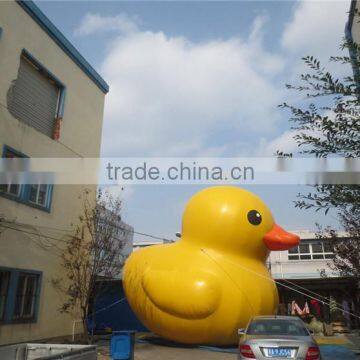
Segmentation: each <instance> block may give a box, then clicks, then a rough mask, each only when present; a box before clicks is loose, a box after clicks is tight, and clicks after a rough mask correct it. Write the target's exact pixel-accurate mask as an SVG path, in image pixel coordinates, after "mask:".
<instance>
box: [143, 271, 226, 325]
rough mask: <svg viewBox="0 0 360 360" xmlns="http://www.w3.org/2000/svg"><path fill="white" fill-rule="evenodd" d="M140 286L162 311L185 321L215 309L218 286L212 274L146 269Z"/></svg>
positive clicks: (217, 300) (218, 292) (219, 286)
mask: <svg viewBox="0 0 360 360" xmlns="http://www.w3.org/2000/svg"><path fill="white" fill-rule="evenodd" d="M141 283H142V287H143V289H144V291H145V293H146V294H147V296H148V297H149V299H150V300H151V301H152V302H153V303H154V304H155V305H156V306H157V307H158V308H160V309H161V310H162V311H164V312H166V313H168V314H171V315H174V316H178V317H181V318H184V319H203V318H206V317H208V316H209V315H211V314H212V313H213V312H214V311H215V310H216V309H217V307H218V304H219V301H220V296H221V284H220V282H219V280H218V279H217V278H216V277H215V276H214V275H212V274H209V273H206V272H204V273H201V272H192V271H181V272H180V271H165V270H155V269H154V270H151V269H147V270H146V271H145V272H144V274H143V277H142V282H141Z"/></svg>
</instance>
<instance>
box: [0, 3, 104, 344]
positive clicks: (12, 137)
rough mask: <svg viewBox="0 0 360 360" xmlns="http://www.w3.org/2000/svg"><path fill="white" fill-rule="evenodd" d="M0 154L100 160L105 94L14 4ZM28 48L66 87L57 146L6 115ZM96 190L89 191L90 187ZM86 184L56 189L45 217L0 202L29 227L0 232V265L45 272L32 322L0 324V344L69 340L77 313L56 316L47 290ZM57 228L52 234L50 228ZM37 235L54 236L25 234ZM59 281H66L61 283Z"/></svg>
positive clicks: (2, 23) (0, 78) (6, 213)
mask: <svg viewBox="0 0 360 360" xmlns="http://www.w3.org/2000/svg"><path fill="white" fill-rule="evenodd" d="M0 27H1V28H2V34H1V37H0V54H1V56H0V151H2V148H3V145H5V144H6V145H8V146H11V147H12V148H14V149H16V150H18V151H20V152H22V153H24V154H26V155H27V156H30V157H65V158H66V157H98V156H99V153H100V141H101V129H102V117H103V107H104V93H103V92H102V91H101V90H100V89H99V88H98V87H97V86H96V85H95V83H94V82H93V81H92V80H91V79H90V78H89V77H88V76H87V75H86V74H85V73H84V72H83V71H82V70H81V69H80V68H79V67H78V66H77V65H76V64H75V63H74V62H73V61H72V60H71V59H70V58H69V57H68V56H67V55H66V54H65V53H64V52H63V51H62V50H61V49H60V47H59V46H58V45H57V44H55V42H54V41H53V40H52V39H51V38H50V36H49V35H48V34H47V33H46V32H44V31H43V30H42V29H41V28H40V26H39V25H38V24H37V23H36V22H35V21H34V20H33V19H32V18H31V17H30V16H29V15H28V14H27V13H26V12H25V11H24V10H23V9H22V7H20V6H19V5H18V4H17V3H16V2H14V1H7V2H4V1H3V2H0ZM23 49H26V50H27V51H28V52H29V53H30V54H31V55H32V56H34V58H36V59H37V60H38V61H39V62H41V63H42V64H43V65H44V66H45V67H46V68H47V69H48V70H49V71H50V72H51V73H53V74H54V75H55V76H56V77H57V78H58V79H59V80H60V81H61V82H62V83H63V84H64V85H65V86H66V98H65V107H64V116H63V121H62V127H61V132H60V139H59V141H55V140H53V139H51V138H50V137H47V136H46V135H44V134H42V133H40V132H38V131H37V130H35V129H33V128H32V127H29V126H28V125H26V124H24V123H22V122H20V121H19V120H17V119H15V118H14V117H13V116H12V115H11V114H10V113H9V111H8V110H7V108H6V107H7V92H8V89H9V87H10V85H11V84H12V82H13V81H14V80H15V79H16V78H17V73H18V68H19V63H20V54H21V52H22V50H23ZM90 188H91V190H92V193H94V191H95V188H94V186H91V187H90ZM83 189H84V186H72V185H71V186H70V185H62V186H60V185H55V186H54V189H53V196H52V204H51V211H50V212H49V213H48V212H45V211H42V210H39V209H36V208H33V207H30V206H27V205H24V204H20V203H18V202H15V201H12V200H8V199H6V198H4V197H0V217H4V218H5V219H6V220H7V221H11V222H12V221H16V222H17V223H21V224H29V226H24V225H21V226H17V228H18V230H12V229H0V232H1V233H0V267H1V266H3V267H11V268H20V269H28V270H38V271H42V272H43V279H42V287H41V294H40V309H39V315H38V319H37V322H36V323H32V324H17V325H14V324H9V325H5V324H1V323H0V344H6V343H14V342H20V341H30V340H38V339H44V338H53V337H58V336H64V335H69V334H71V332H72V325H73V320H74V318H76V317H77V315H64V314H60V312H59V311H58V309H59V307H60V306H61V304H62V303H63V300H64V298H63V295H62V294H60V293H58V292H57V291H56V290H55V288H54V287H53V285H52V283H51V282H52V280H53V279H54V278H59V277H60V278H65V274H64V271H63V269H62V266H61V264H60V258H59V254H60V250H61V248H62V247H63V246H64V242H63V241H61V239H63V238H64V236H65V234H66V231H64V230H70V231H71V230H72V229H73V228H74V224H76V221H77V218H78V216H79V214H80V213H81V209H82V200H81V199H80V198H79V195H80V194H81V192H82V190H83ZM55 228H56V229H60V230H54V229H55ZM24 231H26V232H32V233H38V234H42V235H46V236H50V237H54V238H55V239H60V240H58V241H52V240H49V239H47V240H46V239H45V238H43V237H41V236H36V235H30V234H26V233H24ZM64 281H65V280H64Z"/></svg>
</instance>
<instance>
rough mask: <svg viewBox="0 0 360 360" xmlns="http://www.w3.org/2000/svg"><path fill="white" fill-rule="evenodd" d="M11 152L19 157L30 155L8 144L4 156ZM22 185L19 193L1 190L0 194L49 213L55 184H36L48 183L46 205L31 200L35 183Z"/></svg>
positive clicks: (4, 149)
mask: <svg viewBox="0 0 360 360" xmlns="http://www.w3.org/2000/svg"><path fill="white" fill-rule="evenodd" d="M8 152H10V153H12V154H14V155H15V156H16V157H18V158H29V156H27V155H25V154H23V153H21V152H20V151H17V150H15V149H13V148H12V147H10V146H8V145H4V146H3V153H2V158H6V154H7V153H8ZM19 185H20V191H19V194H18V195H14V194H11V193H8V192H2V191H0V196H2V197H5V198H7V199H9V200H14V201H17V202H19V203H22V204H25V205H28V206H31V207H33V208H36V209H39V210H42V211H46V212H48V213H50V212H51V204H52V194H53V188H54V186H53V185H52V184H35V185H46V200H45V205H40V204H38V203H34V202H32V201H30V190H31V185H33V184H19Z"/></svg>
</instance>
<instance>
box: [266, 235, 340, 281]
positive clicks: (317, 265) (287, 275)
mask: <svg viewBox="0 0 360 360" xmlns="http://www.w3.org/2000/svg"><path fill="white" fill-rule="evenodd" d="M292 233H295V234H297V235H299V236H300V239H301V241H312V240H313V241H318V240H317V239H316V236H315V233H313V232H309V231H292ZM339 235H343V236H345V233H341V234H339ZM328 262H329V260H327V259H323V260H289V258H288V251H272V252H271V253H270V256H269V259H268V263H269V265H270V268H271V275H272V277H273V278H275V279H319V278H320V277H321V276H320V271H321V270H325V272H326V274H327V276H329V277H336V276H337V274H335V273H334V272H333V271H332V270H331V269H330V268H329V266H328Z"/></svg>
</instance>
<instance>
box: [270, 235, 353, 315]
mask: <svg viewBox="0 0 360 360" xmlns="http://www.w3.org/2000/svg"><path fill="white" fill-rule="evenodd" d="M292 233H295V234H297V235H299V236H300V239H301V241H300V244H299V246H297V247H295V248H292V249H290V250H288V251H273V252H271V254H270V256H269V259H268V266H269V269H270V272H271V275H272V277H273V279H274V280H275V281H276V282H277V286H278V291H279V300H280V309H279V312H280V313H284V312H285V313H289V305H290V304H291V303H292V302H293V301H295V302H296V303H297V304H299V306H300V308H304V306H305V303H306V302H307V303H308V304H309V305H311V302H312V300H313V298H317V299H320V300H325V302H326V301H329V299H330V297H332V298H334V299H335V300H336V302H337V303H338V304H342V303H343V302H344V301H346V302H348V303H351V302H352V299H354V297H355V296H356V294H355V289H356V286H355V284H354V280H353V279H352V278H348V277H342V276H340V274H338V273H337V272H336V271H334V270H333V269H331V266H329V263H330V264H331V259H332V258H333V257H334V253H333V246H332V243H331V240H327V239H318V238H316V235H315V233H314V232H310V231H292ZM338 235H339V236H341V237H343V238H346V233H344V232H342V233H341V232H340V233H339V234H338ZM320 305H321V312H322V316H323V318H324V319H325V320H328V321H330V320H331V314H330V311H329V306H328V305H326V304H324V303H321V302H320ZM310 312H311V306H310Z"/></svg>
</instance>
